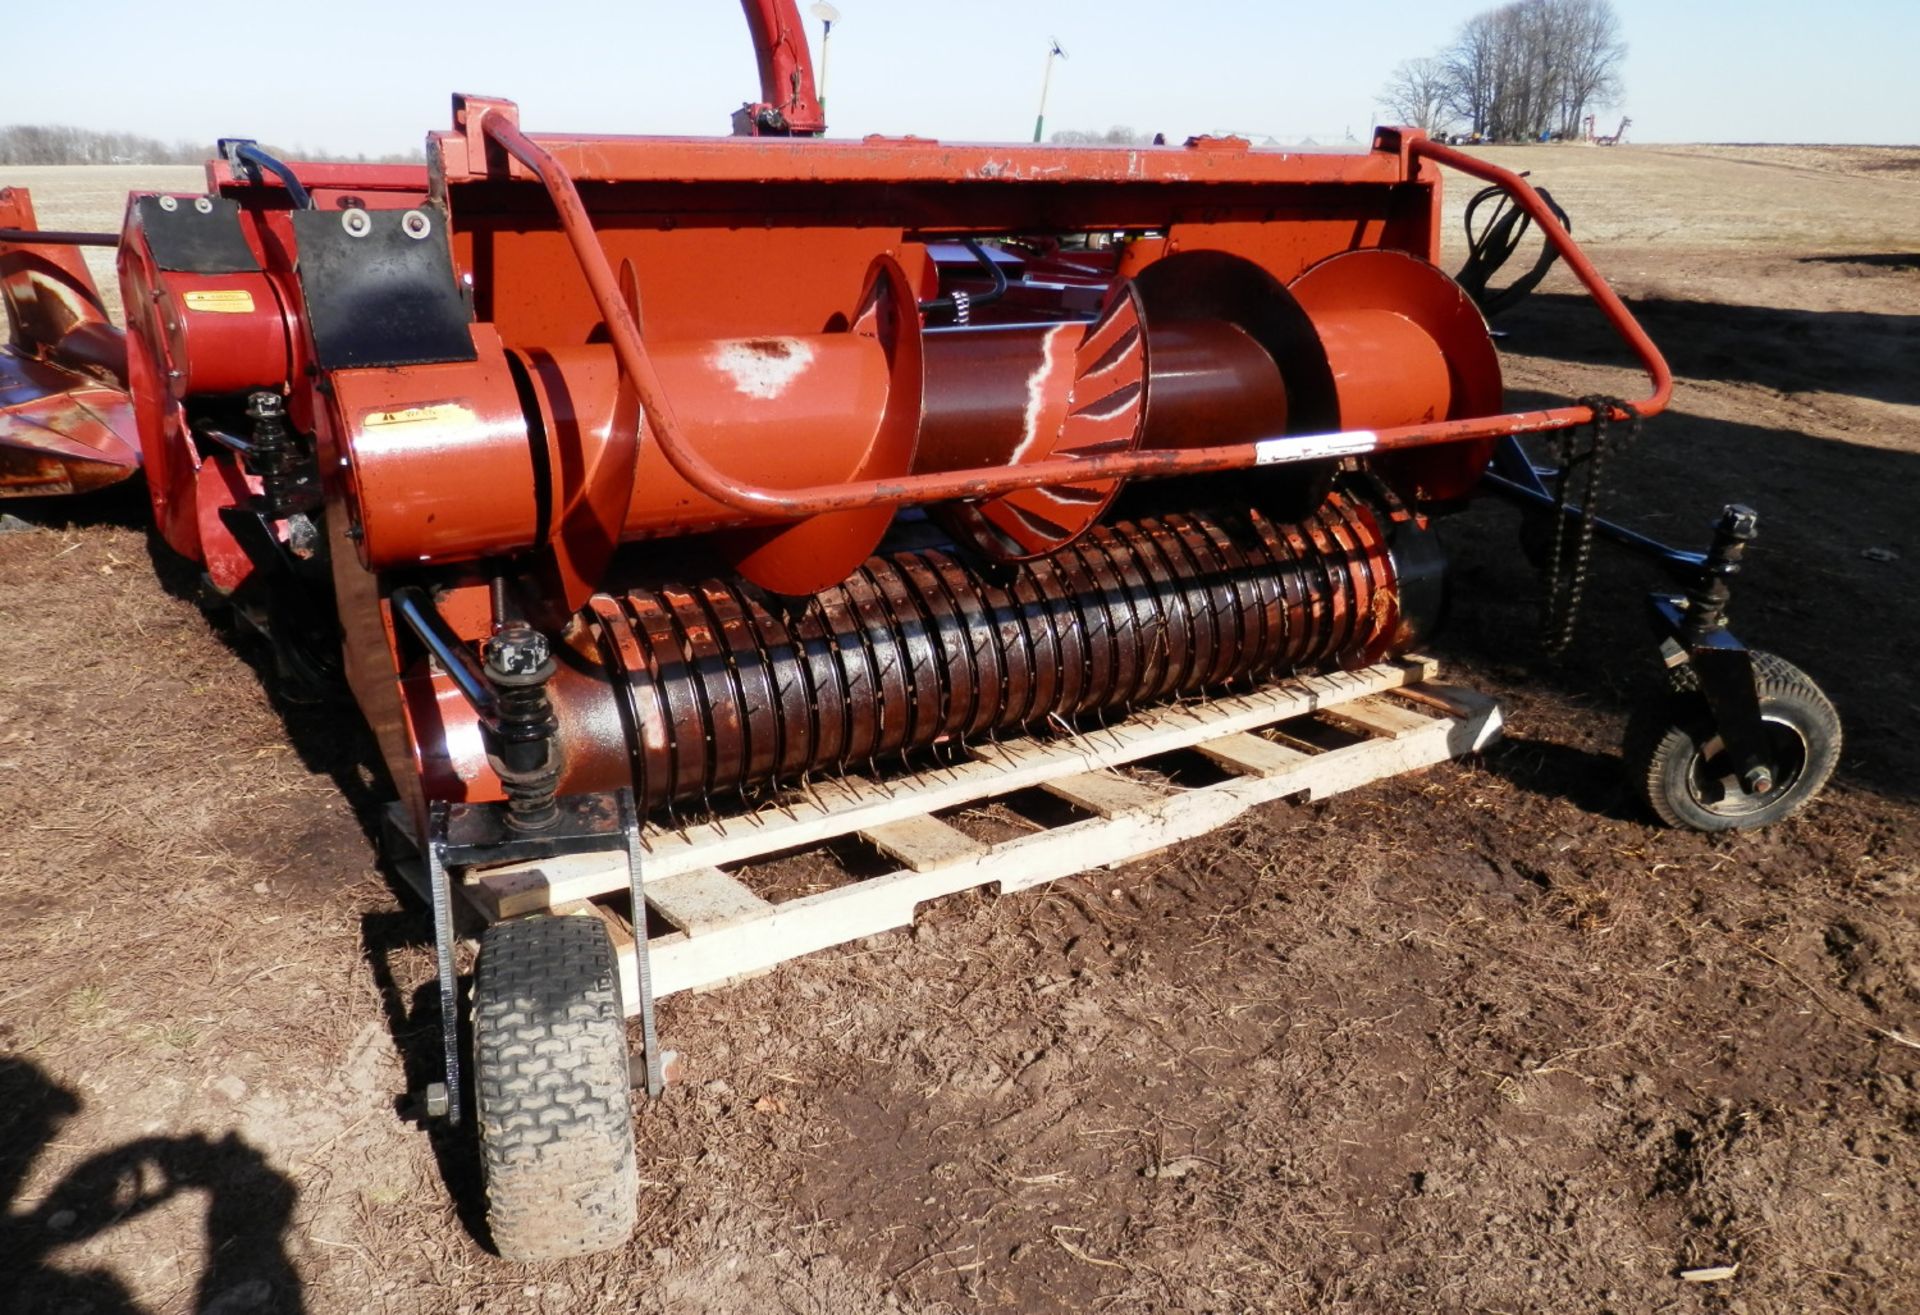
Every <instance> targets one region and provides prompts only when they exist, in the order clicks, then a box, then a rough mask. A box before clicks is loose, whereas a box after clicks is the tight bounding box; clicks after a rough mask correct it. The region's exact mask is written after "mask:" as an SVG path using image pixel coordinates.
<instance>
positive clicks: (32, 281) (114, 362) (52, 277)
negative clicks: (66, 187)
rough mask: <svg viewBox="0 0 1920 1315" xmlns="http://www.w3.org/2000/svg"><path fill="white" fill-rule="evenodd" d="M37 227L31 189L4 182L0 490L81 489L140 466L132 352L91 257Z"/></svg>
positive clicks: (0, 208)
mask: <svg viewBox="0 0 1920 1315" xmlns="http://www.w3.org/2000/svg"><path fill="white" fill-rule="evenodd" d="M79 236H83V235H78V234H72V233H52V232H41V231H38V230H37V229H36V227H35V223H34V214H33V201H32V198H31V197H30V196H29V195H28V193H27V191H26V189H25V188H17V187H8V188H0V302H3V303H4V304H5V306H6V312H7V318H8V319H9V321H11V324H12V332H11V335H10V338H9V341H8V342H7V343H6V344H5V345H4V346H0V498H5V497H26V496H37V495H42V494H58V493H85V492H87V491H89V490H91V489H97V488H102V487H104V486H106V485H109V484H114V483H117V482H118V481H120V480H123V479H126V478H127V477H128V476H129V475H131V474H133V473H134V472H135V471H136V470H138V469H139V468H140V448H139V439H138V434H137V430H136V427H135V425H134V417H133V405H132V402H131V401H130V399H129V398H128V396H127V394H126V373H127V353H126V345H125V340H124V338H123V337H122V335H121V333H120V331H119V330H118V329H116V328H114V327H113V325H112V324H111V323H110V322H109V321H108V319H107V313H106V309H105V308H104V306H103V305H102V304H101V301H100V293H99V291H98V290H97V289H96V288H95V287H94V283H93V277H92V275H91V274H89V273H88V272H87V266H86V262H85V261H84V260H82V259H81V257H80V254H79V253H78V252H77V251H75V250H74V246H75V243H74V242H72V241H69V240H68V239H72V238H76V237H79Z"/></svg>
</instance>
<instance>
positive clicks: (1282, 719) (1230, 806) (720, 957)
mask: <svg viewBox="0 0 1920 1315" xmlns="http://www.w3.org/2000/svg"><path fill="white" fill-rule="evenodd" d="M1430 674H1431V665H1430V664H1427V663H1414V664H1410V665H1405V666H1402V665H1395V666H1390V667H1381V668H1371V669H1369V671H1366V672H1357V673H1352V674H1351V675H1345V676H1340V677H1331V678H1315V679H1314V680H1308V681H1299V682H1289V683H1288V684H1285V685H1281V686H1278V687H1276V688H1275V689H1272V690H1268V691H1262V692H1261V693H1259V694H1256V695H1248V696H1245V697H1243V698H1236V699H1222V700H1218V701H1216V702H1214V703H1211V704H1204V705H1199V706H1197V707H1192V708H1178V709H1168V710H1161V711H1159V712H1155V713H1150V714H1143V715H1141V716H1137V717H1133V718H1129V719H1128V721H1126V722H1124V723H1120V724H1118V725H1115V726H1113V727H1111V728H1109V729H1105V730H1102V731H1100V732H1098V733H1097V734H1094V735H1089V736H1084V737H1074V738H1073V739H1071V740H1066V741H1062V740H1052V741H1044V742H1036V741H1024V742H1018V743H1013V744H1007V745H998V746H989V747H988V748H986V749H983V750H982V759H983V760H985V761H990V762H992V763H993V764H995V766H994V768H993V773H992V776H991V779H982V777H981V776H980V775H978V774H976V773H971V772H969V771H968V770H967V769H968V768H969V767H970V766H972V764H971V763H961V764H959V765H958V766H956V767H955V768H953V769H951V770H943V771H941V772H937V773H932V774H928V775H925V776H922V777H917V778H913V779H911V780H907V781H894V782H891V783H889V785H888V786H887V787H886V790H885V792H884V793H883V792H881V791H880V789H879V787H877V786H873V785H871V784H868V785H862V784H861V783H849V784H848V785H846V786H844V787H841V788H838V789H836V790H835V791H833V792H832V793H831V797H837V798H839V799H840V800H841V801H842V803H843V806H844V807H846V808H848V809H850V810H852V811H854V812H856V813H858V814H859V815H860V820H859V821H858V823H857V824H855V825H846V824H844V820H843V822H841V823H834V822H832V821H830V820H829V818H828V817H826V816H825V815H819V814H807V815H801V814H800V811H799V809H798V808H796V809H795V814H794V816H793V817H789V818H787V820H786V824H785V825H784V826H780V825H777V824H775V823H773V822H765V823H762V824H760V825H759V826H749V825H743V824H742V823H741V821H740V820H739V819H734V820H732V821H731V822H728V823H725V824H720V825H715V826H713V827H710V828H702V829H699V836H698V837H695V836H693V835H692V834H689V835H686V836H675V837H673V839H674V841H675V842H676V844H675V845H673V846H666V845H664V844H663V843H662V841H663V837H661V836H660V835H659V834H658V833H655V836H654V839H655V842H656V846H657V847H656V849H655V851H654V853H653V854H652V855H650V856H649V857H648V859H647V860H646V861H645V863H644V865H643V872H644V874H645V877H646V883H645V894H646V898H647V904H648V907H649V909H650V910H651V911H652V913H653V914H654V915H655V917H656V918H657V919H658V920H660V921H663V922H665V923H666V924H667V925H668V926H669V927H671V928H672V930H671V931H668V932H664V933H655V934H654V935H652V936H651V937H650V939H649V942H648V945H649V954H650V958H651V962H652V966H653V978H654V993H655V995H656V997H658V996H666V995H671V994H673V993H675V992H677V991H686V990H698V989H702V988H705V987H711V986H715V985H719V984H722V983H725V982H729V981H732V980H735V979H738V978H740V977H743V976H748V975H751V974H754V973H759V972H763V971H765V970H766V969H768V968H771V967H774V966H775V965H777V964H780V963H783V962H785V961H787V960H789V959H793V958H797V957H799V956H801V955H805V954H810V953H812V952H814V951H816V950H822V949H826V948H828V947H830V946H834V945H841V944H845V943H847V942H850V941H856V940H860V939H862V938H864V937H867V936H872V935H876V934H878V933H881V932H885V931H891V930H894V929H896V928H900V927H905V926H909V925H911V924H912V922H913V920H914V914H915V912H916V910H917V909H918V908H919V907H920V906H921V905H922V904H924V903H926V902H927V901H929V900H935V899H939V898H941V897H943V896H946V895H952V894H956V893H958V892H960V891H964V890H970V889H974V888H976V887H981V886H994V887H997V888H998V890H999V891H1001V892H1002V893H1006V892H1011V891H1017V890H1024V889H1026V888H1028V887H1032V886H1036V885H1040V884H1042V883H1044V882H1048V881H1054V880H1057V879H1058V878H1060V877H1065V876H1071V875H1073V874H1075V873H1079V872H1085V871H1088V870H1090V869H1093V868H1099V867H1106V866H1113V865H1117V864H1122V863H1127V862H1130V861H1132V860H1135V859H1138V858H1140V857H1142V856H1143V855H1146V854H1150V853H1152V852H1154V851H1155V850H1159V849H1164V848H1166V847H1167V846H1169V845H1173V844H1177V843H1179V842H1181V841H1183V840H1191V839H1195V838H1197V837H1199V836H1203V835H1205V834H1207V833H1208V832H1210V831H1213V830H1216V829H1218V828H1220V827H1222V826H1224V825H1226V824H1228V823H1230V822H1231V821H1233V820H1234V819H1235V818H1236V817H1238V816H1240V815H1241V814H1242V813H1244V812H1246V811H1247V810H1248V809H1250V808H1254V807H1257V806H1259V805H1261V804H1265V803H1271V802H1273V801H1275V800H1281V799H1287V798H1307V799H1314V798H1321V797H1324V796H1326V795H1330V794H1337V793H1339V792H1340V791H1343V790H1348V789H1352V788H1354V787H1355V786H1359V785H1364V784H1367V783H1369V782H1373V781H1377V780H1381V779H1383V778H1385V777H1389V776H1393V775H1396V774H1398V773H1401V772H1406V771H1411V770H1414V769H1417V768H1420V767H1425V766H1429V765H1431V764H1434V763H1439V762H1444V761H1446V760H1447V759H1449V758H1453V757H1457V756H1459V755H1460V754H1463V753H1470V752H1473V751H1475V750H1478V749H1481V748H1484V747H1485V746H1486V745H1487V744H1489V743H1491V742H1492V741H1493V740H1494V739H1496V738H1497V737H1498V736H1499V733H1500V713H1499V708H1498V706H1497V705H1496V704H1495V703H1494V702H1493V701H1492V700H1491V699H1488V698H1485V697H1484V696H1482V695H1479V694H1475V693H1474V692H1472V691H1469V690H1460V689H1456V688H1447V689H1445V690H1444V691H1443V692H1437V693H1436V694H1435V695H1434V696H1432V697H1426V698H1422V697H1420V694H1421V692H1420V691H1419V690H1418V689H1413V690H1409V691H1408V700H1407V701H1404V702H1403V701H1400V700H1398V699H1394V698H1388V697H1383V691H1385V690H1390V689H1394V688H1396V687H1397V686H1398V685H1400V684H1402V683H1405V682H1406V681H1407V678H1408V677H1409V676H1410V675H1411V676H1412V677H1413V678H1414V679H1415V680H1416V681H1417V680H1419V679H1420V678H1422V677H1425V676H1428V675H1430ZM1322 715H1324V716H1325V718H1326V719H1327V720H1329V721H1335V722H1337V723H1339V724H1340V725H1341V726H1342V727H1343V728H1344V729H1347V730H1349V731H1357V732H1361V733H1364V734H1365V735H1366V738H1364V739H1362V740H1360V741H1359V742H1357V743H1353V744H1347V745H1343V746H1342V747H1339V748H1335V749H1328V750H1325V751H1322V752H1307V751H1305V750H1303V749H1301V748H1298V747H1294V746H1293V745H1282V744H1277V743H1275V742H1274V741H1273V740H1270V739H1268V738H1266V737H1265V736H1263V735H1261V734H1259V733H1258V732H1259V731H1261V730H1262V729H1264V728H1269V727H1274V728H1280V729H1284V728H1282V727H1281V724H1282V723H1286V722H1289V721H1292V720H1295V719H1298V718H1302V717H1319V716H1322ZM1185 749H1193V750H1197V751H1198V752H1199V753H1201V754H1202V755H1204V756H1205V757H1206V758H1208V759H1209V760H1210V761H1211V762H1213V763H1215V764H1217V765H1218V766H1220V767H1222V768H1224V769H1226V770H1227V771H1229V772H1232V773H1234V774H1233V775H1231V776H1229V777H1228V778H1227V779H1225V780H1221V781H1217V782H1214V783H1212V784H1208V785H1204V786H1199V787H1194V788H1189V789H1180V788H1178V787H1177V786H1174V785H1172V784H1170V783H1165V782H1156V783H1155V785H1153V786H1149V785H1147V784H1144V783H1142V782H1139V781H1136V780H1133V779H1131V778H1128V777H1125V776H1122V775H1120V774H1118V773H1116V772H1113V771H1112V770H1111V768H1113V767H1115V766H1119V765H1121V764H1123V763H1141V762H1142V761H1143V760H1150V759H1153V758H1154V757H1155V756H1156V755H1159V754H1165V753H1168V752H1172V751H1178V750H1185ZM956 776H957V777H958V780H956V779H955V778H956ZM961 782H964V783H965V786H964V789H963V788H962V784H961ZM1034 786H1039V787H1041V788H1044V789H1045V790H1047V791H1048V792H1049V793H1051V794H1053V795H1054V796H1055V797H1056V798H1059V799H1062V800H1065V801H1066V802H1067V803H1069V804H1071V805H1072V806H1073V808H1074V809H1075V810H1078V812H1080V813H1084V814H1087V815H1086V816H1077V817H1074V818H1072V819H1071V820H1065V821H1062V822H1060V823H1059V824H1057V825H1051V826H1045V827H1043V828H1042V829H1040V830H1037V831H1035V832H1033V833H1031V834H1027V835H1022V836H1017V837H1015V838H1013V839H1009V840H1003V841H1000V842H998V843H993V844H988V843H985V842H982V841H979V840H976V839H974V838H973V837H971V836H968V835H966V834H964V833H963V832H961V831H960V830H958V829H957V828H955V827H953V826H952V825H950V824H949V823H947V822H945V821H943V820H941V819H940V818H939V817H937V816H936V815H935V814H936V812H937V811H938V810H940V809H950V808H954V807H957V806H959V805H961V804H964V803H969V802H973V801H977V800H980V799H984V798H989V797H992V796H995V795H1001V794H1006V793H1010V792H1012V791H1015V790H1019V789H1025V788H1032V787H1034ZM816 793H817V794H819V795H821V796H823V797H827V796H829V792H828V791H826V790H820V791H817V792H816ZM795 818H797V819H798V820H795ZM849 834H858V835H859V836H860V837H861V838H862V839H863V841H864V842H865V843H868V844H870V845H872V846H873V847H874V849H875V850H877V851H878V852H879V853H881V854H882V855H885V856H887V857H889V858H891V859H893V860H894V861H896V862H898V863H900V864H902V866H901V867H900V868H899V869H898V870H895V871H890V872H886V873H884V874H882V875H879V876H873V877H867V878H865V879H861V880H854V881H850V882H849V883H848V884H846V885H843V886H837V887H834V888H832V889H830V890H825V891H820V892H818V893H816V894H812V895H807V896H802V897H799V898H796V899H791V900H785V901H780V902H773V901H769V900H766V899H763V898H761V897H760V896H759V895H757V894H755V893H754V892H753V891H752V890H750V889H748V887H747V886H746V885H745V884H744V883H743V882H741V881H740V880H739V879H738V878H737V877H735V876H731V875H729V874H728V873H727V872H725V871H724V870H722V868H721V866H720V865H721V864H722V863H729V862H737V861H739V860H740V858H741V857H742V856H745V857H754V856H757V855H764V854H770V853H775V852H781V851H785V850H789V849H793V848H796V847H800V846H804V845H805V844H806V843H808V841H806V840H799V839H797V838H798V837H802V836H805V837H810V839H811V841H812V842H813V843H817V842H818V841H820V840H822V839H829V838H833V837H837V836H844V835H849ZM756 836H757V837H760V840H761V843H760V844H758V845H753V844H749V843H747V842H748V840H750V839H751V838H753V837H756ZM774 837H778V839H777V840H774V839H773V838H774ZM769 841H772V843H769ZM663 854H670V855H672V858H671V859H665V858H663ZM576 857H579V858H581V859H582V861H581V862H580V863H577V864H575V863H571V862H569V863H567V864H565V865H561V864H557V863H548V864H538V865H536V864H521V865H517V866H516V867H515V868H513V869H511V870H508V871H505V872H502V871H501V870H498V869H496V870H494V871H491V872H488V873H484V874H480V875H479V876H478V877H474V878H469V879H468V880H467V881H465V882H464V883H463V889H465V890H466V891H467V893H468V895H469V897H470V898H471V899H473V900H474V902H475V903H476V904H478V905H480V906H481V907H482V908H485V909H502V908H505V909H515V910H524V909H525V908H526V907H527V906H528V905H529V904H530V903H537V902H538V900H539V899H540V898H541V896H542V894H543V893H544V894H545V895H547V896H550V897H553V900H554V903H556V904H561V905H565V906H566V911H568V912H577V911H579V909H578V907H577V906H576V905H575V904H574V903H572V902H573V901H579V900H581V899H584V898H587V896H586V895H585V894H583V892H586V891H590V890H591V891H592V893H593V894H596V895H605V894H610V893H613V892H620V893H622V894H624V891H625V887H626V866H625V860H624V857H623V856H622V855H620V854H617V853H607V854H600V855H585V856H576ZM700 858H704V859H705V860H706V861H704V862H697V861H695V860H697V859H700ZM663 867H664V868H665V870H664V871H662V870H661V869H662V868H663ZM536 869H537V875H536V874H535V870H536ZM596 869H597V870H598V871H599V873H600V874H601V875H600V876H599V877H598V878H595V877H593V876H591V875H589V874H590V873H592V872H593V871H595V870H596ZM596 884H597V885H598V886H599V889H598V890H592V888H593V887H594V886H595V885H596ZM625 903H626V901H625V900H624V899H615V900H607V901H602V902H600V903H596V904H592V905H590V906H589V907H590V908H591V909H592V910H594V911H596V912H597V913H598V914H599V915H600V916H601V917H602V918H604V919H605V920H606V921H607V922H608V924H609V926H610V927H611V928H612V929H613V931H614V940H615V944H616V947H617V948H618V949H619V952H620V966H621V973H622V976H623V981H624V984H625V987H626V998H627V999H628V1000H630V1001H632V1000H636V999H637V997H638V991H637V985H636V980H635V965H634V943H633V935H632V928H631V923H630V920H629V919H628V918H627V917H625V916H623V914H624V912H625Z"/></svg>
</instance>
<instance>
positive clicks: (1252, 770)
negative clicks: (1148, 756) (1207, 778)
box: [1193, 731, 1313, 776]
mask: <svg viewBox="0 0 1920 1315" xmlns="http://www.w3.org/2000/svg"><path fill="white" fill-rule="evenodd" d="M1193 747H1194V748H1195V749H1197V750H1198V751H1199V752H1200V753H1202V754H1204V755H1205V756H1206V757H1207V758H1209V759H1211V760H1212V761H1214V762H1216V763H1219V764H1220V765H1221V766H1222V767H1225V768H1226V769H1227V770H1228V771H1233V772H1239V773H1240V774H1241V775H1242V776H1272V775H1274V774H1275V773H1276V772H1287V771H1292V770H1293V769H1294V768H1295V767H1298V766H1299V765H1300V764H1301V763H1303V762H1306V761H1307V760H1308V759H1309V758H1312V757H1313V755H1312V754H1310V753H1302V752H1301V751H1300V750H1298V749H1294V748H1289V747H1288V746H1287V745H1284V744H1275V743H1274V742H1273V741H1272V740H1268V739H1263V738H1262V737H1260V736H1258V735H1254V734H1251V733H1249V732H1247V731H1241V732H1240V733H1238V734H1236V735H1222V736H1221V737H1220V738H1219V739H1217V740H1208V741H1207V742H1206V743H1204V744H1196V745H1194V746H1193Z"/></svg>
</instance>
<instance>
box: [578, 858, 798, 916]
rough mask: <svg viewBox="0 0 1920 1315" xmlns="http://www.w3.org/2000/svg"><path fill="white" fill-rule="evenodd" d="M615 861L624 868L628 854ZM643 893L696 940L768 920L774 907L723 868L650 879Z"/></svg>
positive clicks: (651, 902)
mask: <svg viewBox="0 0 1920 1315" xmlns="http://www.w3.org/2000/svg"><path fill="white" fill-rule="evenodd" d="M615 857H617V858H618V859H619V860H620V862H621V863H622V864H624V863H625V862H626V855H624V854H620V855H616V856H615ZM644 873H645V869H644V868H642V874H643V875H644ZM640 889H641V894H642V895H643V896H644V897H645V899H646V901H647V907H648V908H650V909H652V910H653V911H654V912H655V913H658V914H659V915H660V916H661V917H663V918H665V919H666V920H667V921H668V922H669V923H671V924H673V926H675V927H677V928H679V929H680V930H681V931H683V932H686V933H688V934H689V935H693V936H698V935H701V934H702V933H705V932H713V931H719V930H720V929H721V928H723V927H731V926H733V925H734V924H735V923H738V922H745V921H747V920H748V919H751V918H759V917H764V916H765V915H766V914H767V912H768V911H769V910H770V909H772V908H773V907H774V906H773V905H772V904H769V903H768V902H767V901H766V900H763V899H761V898H760V897H759V896H758V895H756V894H754V893H753V892H752V891H751V890H748V889H747V887H746V885H745V884H744V883H742V882H741V881H739V880H737V879H736V878H734V877H730V876H728V875H727V874H726V873H724V872H722V871H721V870H720V869H719V868H695V869H694V870H693V871H691V872H676V873H674V874H672V875H671V876H666V877H661V878H659V879H658V880H654V879H653V878H647V879H646V880H644V881H643V882H642V884H641V887H640Z"/></svg>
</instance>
